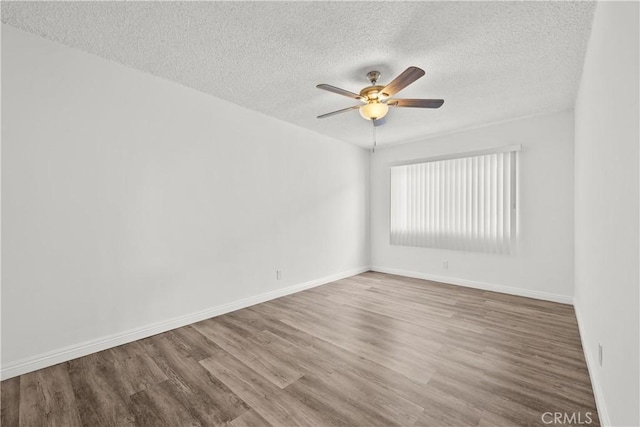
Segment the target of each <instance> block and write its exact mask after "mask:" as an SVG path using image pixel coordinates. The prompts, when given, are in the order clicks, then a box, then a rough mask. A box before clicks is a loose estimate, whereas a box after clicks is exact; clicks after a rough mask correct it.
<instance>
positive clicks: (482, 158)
mask: <svg viewBox="0 0 640 427" xmlns="http://www.w3.org/2000/svg"><path fill="white" fill-rule="evenodd" d="M519 148H520V147H519V146H511V147H505V148H503V149H499V150H492V152H488V153H486V152H485V153H483V154H475V155H469V154H468V155H462V156H460V157H455V158H445V159H442V158H438V159H433V160H423V161H421V162H419V163H413V164H404V165H398V166H392V167H391V212H390V213H391V215H390V216H391V224H390V231H391V233H390V234H391V236H390V238H391V244H392V245H402V246H421V247H433V248H444V249H457V250H464V251H475V252H492V253H509V252H510V251H511V248H512V245H513V241H514V238H515V232H516V153H517V150H519ZM495 151H498V152H495Z"/></svg>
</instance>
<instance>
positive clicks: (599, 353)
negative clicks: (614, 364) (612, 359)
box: [598, 344, 602, 366]
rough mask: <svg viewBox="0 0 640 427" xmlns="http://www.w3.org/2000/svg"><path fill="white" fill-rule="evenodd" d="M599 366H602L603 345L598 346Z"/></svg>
mask: <svg viewBox="0 0 640 427" xmlns="http://www.w3.org/2000/svg"><path fill="white" fill-rule="evenodd" d="M598 364H600V366H602V344H598Z"/></svg>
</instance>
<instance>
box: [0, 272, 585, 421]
mask: <svg viewBox="0 0 640 427" xmlns="http://www.w3.org/2000/svg"><path fill="white" fill-rule="evenodd" d="M1 399H2V411H1V413H2V419H1V421H2V423H1V424H2V426H6V427H9V426H30V427H31V426H65V427H71V426H91V427H94V426H154V427H156V426H172V427H175V426H216V425H230V426H268V425H272V426H294V425H304V426H322V425H336V426H341V425H345V426H393V425H402V426H445V425H452V426H467V425H469V426H516V425H523V426H529V425H531V426H541V425H544V424H543V423H542V420H541V416H542V414H543V413H545V412H557V411H559V412H566V413H568V414H571V413H579V414H580V416H581V420H583V421H584V420H585V417H586V413H588V412H590V413H591V418H592V419H593V423H592V424H591V425H598V417H597V412H596V407H595V402H594V399H593V393H592V389H591V383H590V381H589V375H588V372H587V367H586V365H585V361H584V357H583V352H582V348H581V344H580V338H579V335H578V329H577V324H576V319H575V316H574V312H573V308H572V307H571V306H568V305H563V304H556V303H551V302H545V301H538V300H533V299H528V298H521V297H515V296H509V295H504V294H498V293H493V292H484V291H481V290H475V289H468V288H463V287H457V286H451V285H444V284H440V283H435V282H429V281H423V280H418V279H409V278H404V277H399V276H393V275H388V274H382V273H374V272H368V273H364V274H361V275H358V276H354V277H351V278H348V279H343V280H339V281H337V282H334V283H331V284H328V285H325V286H321V287H318V288H314V289H311V290H307V291H304V292H301V293H298V294H295V295H290V296H287V297H284V298H280V299H277V300H273V301H270V302H267V303H263V304H260V305H257V306H253V307H250V308H246V309H243V310H239V311H236V312H233V313H229V314H226V315H223V316H219V317H216V318H212V319H209V320H205V321H202V322H199V323H195V324H193V325H189V326H185V327H183V328H180V329H176V330H173V331H170V332H166V333H163V334H159V335H156V336H153V337H150V338H147V339H144V340H140V341H136V342H133V343H130V344H126V345H123V346H120V347H116V348H113V349H110V350H106V351H102V352H100V353H96V354H92V355H89V356H86V357H82V358H79V359H75V360H72V361H69V362H66V363H62V364H59V365H56V366H53V367H50V368H46V369H42V370H40V371H36V372H32V373H29V374H25V375H22V376H20V377H16V378H12V379H9V380H6V381H3V382H2V398H1ZM564 425H566V424H564Z"/></svg>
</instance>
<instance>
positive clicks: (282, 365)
mask: <svg viewBox="0 0 640 427" xmlns="http://www.w3.org/2000/svg"><path fill="white" fill-rule="evenodd" d="M216 320H217V319H211V321H205V322H199V323H198V324H195V325H193V327H194V328H195V329H196V330H197V331H198V332H200V333H201V334H202V335H204V336H205V337H207V338H208V339H210V340H211V341H213V342H215V343H216V344H218V345H219V346H220V347H221V348H223V349H224V350H225V351H227V352H228V353H230V354H231V355H233V356H234V357H236V358H237V359H238V360H241V361H242V362H243V363H244V364H245V365H247V366H249V367H250V368H252V369H253V370H255V371H256V372H258V373H259V374H260V375H262V376H263V377H264V378H266V379H268V380H269V381H271V382H272V383H273V384H275V385H277V386H278V387H280V388H284V387H286V386H287V385H289V384H291V383H292V382H294V381H295V380H297V379H298V378H300V377H301V376H302V373H301V372H300V370H299V369H298V367H297V366H296V365H295V364H293V363H291V362H290V361H289V360H287V359H283V358H281V357H279V355H278V354H273V352H271V351H269V349H268V348H267V347H264V346H261V345H256V343H255V341H254V340H252V339H251V338H250V337H247V338H245V337H241V336H239V335H236V333H235V332H236V329H235V328H231V327H229V326H227V325H228V323H227V324H225V323H222V322H218V321H216Z"/></svg>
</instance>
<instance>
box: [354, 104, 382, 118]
mask: <svg viewBox="0 0 640 427" xmlns="http://www.w3.org/2000/svg"><path fill="white" fill-rule="evenodd" d="M388 112H389V106H388V105H387V104H384V103H382V102H369V103H367V104H364V105H363V106H362V107H360V115H361V116H362V117H363V118H364V119H366V120H378V119H381V118H383V117H384V116H386V115H387V113H388Z"/></svg>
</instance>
